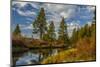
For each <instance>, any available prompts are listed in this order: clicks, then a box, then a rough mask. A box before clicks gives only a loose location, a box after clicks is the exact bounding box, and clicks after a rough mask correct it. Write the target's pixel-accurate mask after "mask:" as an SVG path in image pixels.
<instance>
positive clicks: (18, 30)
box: [13, 24, 21, 35]
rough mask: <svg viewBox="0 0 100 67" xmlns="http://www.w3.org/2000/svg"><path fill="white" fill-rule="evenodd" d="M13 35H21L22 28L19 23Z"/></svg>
mask: <svg viewBox="0 0 100 67" xmlns="http://www.w3.org/2000/svg"><path fill="white" fill-rule="evenodd" d="M13 35H21V30H20V27H19V24H17V26H16V28H15V30H14V32H13Z"/></svg>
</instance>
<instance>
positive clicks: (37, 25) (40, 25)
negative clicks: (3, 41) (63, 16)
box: [33, 8, 47, 39]
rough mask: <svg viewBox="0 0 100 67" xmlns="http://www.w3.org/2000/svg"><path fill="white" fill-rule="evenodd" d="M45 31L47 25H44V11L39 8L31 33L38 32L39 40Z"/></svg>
mask: <svg viewBox="0 0 100 67" xmlns="http://www.w3.org/2000/svg"><path fill="white" fill-rule="evenodd" d="M46 30H47V23H46V17H45V11H44V8H41V9H40V12H39V14H38V16H37V18H36V20H35V21H34V22H33V33H38V32H39V33H40V39H42V38H43V35H44V34H45V32H46Z"/></svg>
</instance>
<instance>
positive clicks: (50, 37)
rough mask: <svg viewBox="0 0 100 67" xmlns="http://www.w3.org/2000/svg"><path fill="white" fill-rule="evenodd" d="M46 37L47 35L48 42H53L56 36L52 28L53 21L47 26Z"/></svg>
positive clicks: (53, 27)
mask: <svg viewBox="0 0 100 67" xmlns="http://www.w3.org/2000/svg"><path fill="white" fill-rule="evenodd" d="M48 35H49V39H50V41H53V40H55V37H56V34H55V26H54V23H53V21H52V22H51V23H50V25H49V30H48Z"/></svg>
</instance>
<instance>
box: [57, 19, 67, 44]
mask: <svg viewBox="0 0 100 67" xmlns="http://www.w3.org/2000/svg"><path fill="white" fill-rule="evenodd" d="M58 34H59V37H58V39H59V40H60V41H62V42H63V43H64V44H68V43H69V37H68V32H67V24H66V23H65V20H64V18H62V20H61V22H60V28H59V32H58Z"/></svg>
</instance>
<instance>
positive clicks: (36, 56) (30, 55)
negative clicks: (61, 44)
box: [15, 48, 62, 65]
mask: <svg viewBox="0 0 100 67" xmlns="http://www.w3.org/2000/svg"><path fill="white" fill-rule="evenodd" d="M61 50H62V49H61V48H60V49H34V50H29V51H27V52H25V53H22V55H21V56H20V57H18V60H17V61H16V63H15V64H16V65H28V64H40V62H41V61H42V60H43V59H45V58H47V57H48V56H53V55H56V54H58V52H59V51H61Z"/></svg>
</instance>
